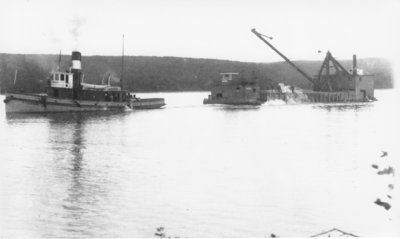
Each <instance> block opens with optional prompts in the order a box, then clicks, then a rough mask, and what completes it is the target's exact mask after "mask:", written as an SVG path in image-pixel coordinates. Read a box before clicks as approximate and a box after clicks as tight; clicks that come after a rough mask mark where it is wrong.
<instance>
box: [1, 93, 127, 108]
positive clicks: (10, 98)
mask: <svg viewBox="0 0 400 239" xmlns="http://www.w3.org/2000/svg"><path fill="white" fill-rule="evenodd" d="M4 103H5V104H6V107H5V108H6V113H49V112H70V111H105V110H125V109H128V105H127V103H126V102H107V101H85V100H72V99H59V98H53V97H48V96H47V95H46V94H23V93H6V98H5V100H4Z"/></svg>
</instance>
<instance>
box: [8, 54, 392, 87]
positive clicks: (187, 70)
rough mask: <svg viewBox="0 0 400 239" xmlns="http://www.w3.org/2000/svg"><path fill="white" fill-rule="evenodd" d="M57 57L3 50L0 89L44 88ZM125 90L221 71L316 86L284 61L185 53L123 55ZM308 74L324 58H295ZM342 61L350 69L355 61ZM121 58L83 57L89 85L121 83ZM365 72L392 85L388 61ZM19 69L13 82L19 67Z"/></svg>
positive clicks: (189, 83)
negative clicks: (197, 57)
mask: <svg viewBox="0 0 400 239" xmlns="http://www.w3.org/2000/svg"><path fill="white" fill-rule="evenodd" d="M58 57H59V56H58V55H21V54H0V90H1V92H2V93H4V91H5V90H6V89H17V90H24V91H25V92H42V91H44V89H45V87H46V83H47V78H48V76H49V74H50V72H51V71H52V70H55V69H57V65H58ZM70 59H71V57H70V56H69V55H68V56H67V55H63V56H62V62H61V69H63V70H64V69H67V68H68V67H69V64H70ZM124 62H125V64H124V75H123V87H124V89H127V90H130V91H134V92H157V91H208V90H210V87H211V86H212V85H213V84H215V82H216V81H218V80H220V73H221V72H238V73H240V75H241V77H244V78H247V79H251V80H254V79H257V81H258V82H259V84H260V86H261V88H266V87H268V86H270V85H271V84H276V83H279V82H282V83H285V84H289V85H294V86H298V87H300V88H304V89H310V88H312V86H311V84H310V82H308V81H307V80H306V79H305V78H304V77H303V76H301V75H300V74H299V73H298V72H297V71H295V70H294V69H293V68H292V67H291V66H290V65H289V64H287V63H286V62H275V63H248V62H238V61H228V60H214V59H195V58H181V57H153V56H125V58H124ZM295 63H296V64H297V65H298V66H299V67H300V68H302V69H303V70H304V71H305V72H307V73H308V74H309V75H312V76H313V75H316V74H317V73H318V70H319V67H320V66H321V64H322V62H321V61H295ZM340 63H341V64H342V65H343V66H344V67H345V68H346V69H350V68H351V64H352V61H351V60H345V61H341V60H340ZM121 65H122V64H121V57H120V56H83V59H82V68H83V72H84V74H85V78H84V81H85V82H86V83H94V84H101V83H102V82H106V79H107V78H108V75H109V74H111V84H112V85H118V84H119V78H120V76H121ZM358 66H359V68H362V69H364V73H368V74H374V75H375V87H376V88H377V89H382V88H392V87H393V76H392V69H391V65H390V63H389V62H388V61H387V60H384V59H380V58H367V59H359V60H358ZM16 70H18V74H17V80H16V83H15V85H14V76H15V71H16Z"/></svg>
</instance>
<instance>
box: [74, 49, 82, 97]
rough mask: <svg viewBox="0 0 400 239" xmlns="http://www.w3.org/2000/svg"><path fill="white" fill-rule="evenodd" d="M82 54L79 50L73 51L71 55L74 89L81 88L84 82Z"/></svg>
mask: <svg viewBox="0 0 400 239" xmlns="http://www.w3.org/2000/svg"><path fill="white" fill-rule="evenodd" d="M81 60H82V55H81V53H80V52H79V51H73V52H72V56H71V62H72V66H71V72H72V73H73V84H72V88H74V90H77V89H80V88H81V83H82V65H81Z"/></svg>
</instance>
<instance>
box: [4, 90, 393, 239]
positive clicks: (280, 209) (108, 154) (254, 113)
mask: <svg viewBox="0 0 400 239" xmlns="http://www.w3.org/2000/svg"><path fill="white" fill-rule="evenodd" d="M156 95H157V96H160V97H165V98H166V102H167V104H168V105H167V107H166V108H164V109H161V110H148V111H132V112H125V113H67V114H50V115H45V116H44V115H30V116H18V117H6V116H5V113H4V104H3V103H2V104H1V107H0V149H1V152H0V173H1V174H0V201H1V206H0V236H1V237H12V236H22V237H26V236H28V237H151V236H153V235H154V233H155V231H156V228H157V227H159V226H163V227H165V231H166V234H167V236H168V235H169V236H180V237H210V236H212V237H224V236H230V237H243V236H246V237H263V236H269V235H270V234H271V233H274V234H276V235H278V236H300V237H306V236H310V235H313V234H317V233H319V232H321V231H323V230H329V229H331V228H333V227H336V228H340V229H342V230H344V231H347V232H350V233H353V234H356V235H360V236H400V227H398V225H400V208H399V206H400V204H399V198H400V193H399V189H400V185H399V183H397V184H396V182H395V181H396V180H397V182H399V181H398V176H397V175H396V176H392V175H378V174H377V173H376V169H374V168H372V167H371V164H377V165H378V166H379V167H380V168H383V167H386V166H392V167H394V168H395V169H396V170H397V171H399V170H400V166H399V159H400V158H399V147H398V143H397V142H396V140H397V141H398V138H399V135H400V134H399V129H400V127H399V123H400V121H399V119H400V114H399V106H398V103H399V102H400V101H399V98H400V97H398V94H397V93H396V92H395V91H393V90H386V91H377V92H376V95H377V98H379V101H378V102H375V103H373V104H357V105H343V104H332V105H322V104H319V105H318V104H309V105H284V104H282V103H279V102H269V103H268V104H265V105H263V106H261V107H244V108H243V107H226V106H209V105H208V106H204V105H202V98H204V97H205V96H206V95H207V93H165V94H156ZM399 96H400V95H399ZM3 98H4V97H1V99H3ZM381 150H385V151H387V152H388V153H389V155H388V157H384V158H380V155H381ZM391 183H393V184H394V189H393V190H390V189H389V188H388V184H391ZM387 195H390V196H392V199H389V198H387ZM377 198H381V199H382V200H383V201H388V202H390V203H391V205H392V208H391V209H390V210H388V211H386V210H385V209H384V208H383V207H380V206H378V205H375V204H374V203H373V202H374V201H375V200H376V199H377Z"/></svg>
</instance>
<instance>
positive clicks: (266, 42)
mask: <svg viewBox="0 0 400 239" xmlns="http://www.w3.org/2000/svg"><path fill="white" fill-rule="evenodd" d="M251 31H252V32H253V33H254V35H256V36H257V37H258V38H260V39H261V41H263V42H264V43H265V44H267V45H268V46H269V47H271V49H272V50H274V51H275V52H276V53H278V55H280V56H281V57H282V58H283V59H284V60H285V61H286V62H287V63H289V64H290V65H291V66H293V67H294V68H295V69H296V70H297V71H298V72H299V73H300V74H302V75H303V76H304V77H305V78H306V79H307V80H309V81H310V82H311V83H312V84H313V85H315V83H316V82H315V81H314V79H313V78H312V77H311V76H309V75H307V73H305V72H304V71H303V70H302V69H300V68H299V67H298V66H296V65H295V64H294V63H293V62H292V61H290V60H289V58H287V57H286V56H285V55H283V54H282V53H281V52H280V51H278V49H276V48H275V47H274V46H273V45H271V43H269V42H268V41H267V40H266V39H265V37H267V38H269V39H272V37H268V36H265V35H263V34H261V33H259V32H257V31H256V29H254V28H253V29H251Z"/></svg>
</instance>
